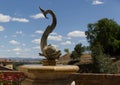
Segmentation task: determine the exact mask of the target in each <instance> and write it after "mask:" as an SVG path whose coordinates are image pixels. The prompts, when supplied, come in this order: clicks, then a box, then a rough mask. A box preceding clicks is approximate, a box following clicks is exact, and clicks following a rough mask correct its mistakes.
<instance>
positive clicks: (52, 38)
mask: <svg viewBox="0 0 120 85" xmlns="http://www.w3.org/2000/svg"><path fill="white" fill-rule="evenodd" d="M48 39H49V40H54V41H61V40H62V36H61V35H57V36H48Z"/></svg>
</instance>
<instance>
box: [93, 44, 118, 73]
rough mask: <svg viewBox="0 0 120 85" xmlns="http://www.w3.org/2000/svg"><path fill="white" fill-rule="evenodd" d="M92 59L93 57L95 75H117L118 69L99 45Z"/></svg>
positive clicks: (94, 50)
mask: <svg viewBox="0 0 120 85" xmlns="http://www.w3.org/2000/svg"><path fill="white" fill-rule="evenodd" d="M92 50H93V51H92V52H93V53H92V57H93V68H94V69H93V72H95V73H117V68H116V66H115V65H113V64H112V63H113V62H112V60H111V58H110V57H109V56H108V55H106V54H103V52H102V47H101V45H100V44H97V45H96V46H95V47H94V48H93V49H92Z"/></svg>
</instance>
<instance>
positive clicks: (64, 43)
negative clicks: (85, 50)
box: [61, 41, 72, 45]
mask: <svg viewBox="0 0 120 85" xmlns="http://www.w3.org/2000/svg"><path fill="white" fill-rule="evenodd" d="M70 44H72V42H71V41H65V42H62V43H61V45H70Z"/></svg>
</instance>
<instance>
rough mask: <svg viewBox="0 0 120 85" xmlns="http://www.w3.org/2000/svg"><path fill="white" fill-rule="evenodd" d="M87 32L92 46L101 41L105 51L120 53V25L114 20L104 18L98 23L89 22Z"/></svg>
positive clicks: (114, 53) (113, 53) (113, 54)
mask: <svg viewBox="0 0 120 85" xmlns="http://www.w3.org/2000/svg"><path fill="white" fill-rule="evenodd" d="M85 34H86V36H87V40H88V42H89V43H90V46H91V48H93V47H94V46H95V45H96V44H97V43H99V44H100V45H101V46H102V48H103V49H102V52H103V53H105V54H108V55H111V56H116V55H120V26H119V25H118V24H117V23H116V22H115V21H114V20H112V19H107V18H103V19H101V20H99V21H98V22H97V23H93V24H88V31H86V32H85Z"/></svg>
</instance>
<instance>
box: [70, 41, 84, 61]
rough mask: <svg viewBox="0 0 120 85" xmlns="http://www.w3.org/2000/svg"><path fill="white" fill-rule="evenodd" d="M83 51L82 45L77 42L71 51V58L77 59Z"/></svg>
mask: <svg viewBox="0 0 120 85" xmlns="http://www.w3.org/2000/svg"><path fill="white" fill-rule="evenodd" d="M83 52H84V47H83V46H82V44H81V43H79V44H77V45H76V46H75V47H74V51H72V54H71V58H72V59H77V58H79V57H80V56H81V55H82V53H83Z"/></svg>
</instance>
